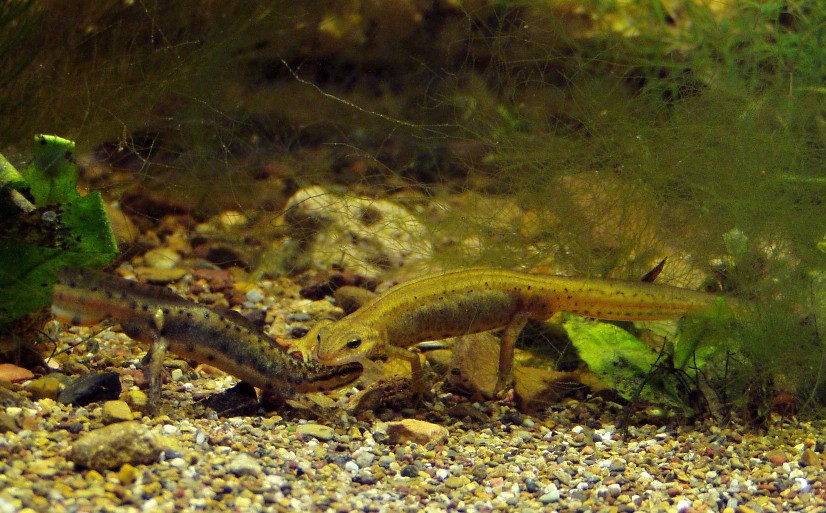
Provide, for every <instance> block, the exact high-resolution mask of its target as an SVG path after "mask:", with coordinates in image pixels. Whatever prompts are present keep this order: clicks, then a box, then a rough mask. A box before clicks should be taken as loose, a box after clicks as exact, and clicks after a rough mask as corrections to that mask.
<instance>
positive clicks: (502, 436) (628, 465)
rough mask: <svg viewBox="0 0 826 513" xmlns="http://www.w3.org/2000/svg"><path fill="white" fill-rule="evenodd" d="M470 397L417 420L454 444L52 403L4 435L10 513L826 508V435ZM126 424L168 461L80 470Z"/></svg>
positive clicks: (349, 420) (806, 428)
mask: <svg viewBox="0 0 826 513" xmlns="http://www.w3.org/2000/svg"><path fill="white" fill-rule="evenodd" d="M461 400H462V399H460V398H457V397H455V396H453V395H450V394H443V395H440V396H438V397H436V398H434V399H433V401H432V402H429V403H426V404H424V405H423V406H422V407H420V408H417V409H416V410H411V411H407V412H406V413H407V414H409V415H407V416H409V417H418V418H420V419H423V420H425V421H428V422H432V423H434V424H437V425H440V426H443V427H446V428H447V430H448V436H447V439H446V440H445V441H443V442H441V441H438V440H437V441H432V442H428V443H409V442H408V443H399V444H392V443H390V442H391V441H390V440H389V439H388V437H387V435H386V433H385V431H384V429H383V427H384V426H385V423H384V422H383V420H380V419H379V418H378V417H376V416H373V415H372V414H367V415H364V416H362V417H359V418H356V417H353V416H350V415H348V414H346V413H343V412H342V411H336V410H330V411H326V412H324V414H323V415H322V416H321V417H320V418H316V419H313V420H311V421H308V420H304V419H301V418H298V417H299V413H301V411H294V410H290V411H288V412H285V415H284V416H281V415H279V414H271V415H270V416H267V417H236V418H214V415H212V416H211V415H207V416H206V417H205V418H184V416H183V415H181V414H180V413H173V417H169V416H161V417H158V418H155V419H152V418H149V417H146V416H143V417H140V416H139V415H138V416H137V417H139V419H138V420H137V421H131V422H128V423H125V424H111V425H109V426H108V427H106V428H104V427H103V424H102V415H103V411H102V410H103V408H101V407H98V406H94V405H90V406H89V407H88V408H71V407H69V406H65V405H60V404H58V403H56V402H54V401H52V400H49V399H43V400H40V401H37V402H34V403H30V404H29V405H28V406H25V407H8V408H6V411H5V413H4V415H5V416H6V419H5V421H6V422H7V423H8V421H10V420H11V421H13V422H12V425H14V424H16V425H18V426H20V429H19V430H17V431H16V432H14V431H13V430H9V431H6V432H5V433H3V434H0V456H2V461H1V462H0V512H2V513H6V512H17V511H20V512H33V511H48V512H50V513H63V512H79V511H123V512H133V511H135V512H137V511H289V510H304V511H334V512H346V511H411V512H412V511H445V510H451V511H485V512H487V511H525V512H527V511H538V510H545V511H606V512H608V511H612V512H613V511H637V510H644V511H663V512H666V511H668V512H671V511H680V512H690V511H732V512H742V513H747V512H752V511H754V512H761V511H762V512H774V511H778V512H779V511H812V512H814V511H823V508H824V506H825V505H826V490H824V471H823V469H822V462H823V455H822V450H823V440H822V438H821V437H822V432H823V426H822V425H813V424H806V423H794V422H790V423H787V424H785V425H783V426H779V425H778V426H776V427H774V428H771V429H769V430H768V432H765V433H756V432H749V431H746V430H744V429H743V428H741V427H739V426H737V425H734V424H732V425H729V426H725V427H720V426H717V425H714V424H705V425H695V426H681V427H673V426H672V427H656V426H653V425H640V426H633V427H631V428H630V430H629V437H628V440H627V441H626V442H623V441H622V440H621V433H620V432H619V431H618V430H617V428H616V427H615V424H613V423H612V422H611V421H610V419H611V418H612V417H614V418H620V417H621V410H619V409H618V408H617V407H616V406H615V405H614V406H612V405H610V404H598V403H580V402H570V403H567V404H566V405H564V406H563V407H559V408H555V409H554V410H553V411H549V412H545V413H544V414H541V415H539V416H537V417H532V416H525V415H522V414H520V413H518V412H516V411H515V410H514V409H513V408H512V406H510V405H508V404H506V403H505V402H490V403H483V404H473V405H472V407H473V408H476V409H477V410H479V411H480V412H481V413H482V415H479V416H474V417H473V418H472V420H471V418H464V419H461V418H453V417H451V416H450V415H449V413H448V412H449V411H450V409H449V408H448V407H447V405H448V404H451V403H455V402H457V401H461ZM189 410H190V409H189V408H188V407H184V408H183V410H182V411H189ZM305 413H306V412H305ZM380 416H381V417H382V419H384V420H399V419H401V418H402V417H403V416H405V415H404V414H402V413H398V412H395V413H394V412H384V413H383V414H381V415H380ZM210 417H213V418H210ZM485 419H487V420H485ZM119 425H124V426H129V429H127V430H125V431H124V430H123V429H118V430H117V432H116V433H121V434H120V435H118V434H115V435H114V436H123V435H122V433H124V432H127V433H131V435H130V436H140V437H141V440H150V441H149V442H146V444H145V445H147V446H150V445H151V446H157V447H159V448H160V449H161V451H160V454H159V455H157V457H156V458H155V460H154V461H152V462H151V463H141V462H134V464H133V463H130V462H128V461H127V462H124V461H123V460H118V462H117V465H116V466H115V467H113V468H110V469H105V468H100V469H97V470H96V469H88V468H79V466H78V465H77V464H75V463H73V461H72V458H74V457H75V456H74V454H75V453H74V451H75V450H76V449H75V447H76V446H77V445H78V444H79V440H81V439H82V438H83V437H86V436H89V433H90V432H92V433H95V432H99V431H101V430H103V431H105V430H108V429H111V428H112V427H114V426H119ZM101 443H104V444H105V443H106V442H105V439H104V441H103V442H101ZM124 452H128V450H125V451H122V452H121V454H120V456H121V457H124V458H126V459H127V460H128V457H129V455H128V454H123V453H124ZM145 452H146V451H142V452H140V454H138V456H141V457H143V455H144V453H145ZM102 465H105V463H104V464H102Z"/></svg>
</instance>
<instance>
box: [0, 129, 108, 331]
mask: <svg viewBox="0 0 826 513" xmlns="http://www.w3.org/2000/svg"><path fill="white" fill-rule="evenodd" d="M73 150H74V143H73V142H71V141H68V140H66V139H61V138H59V137H54V136H38V137H37V138H36V139H35V149H34V156H35V158H34V162H33V164H32V165H31V166H29V167H28V168H27V169H26V171H25V172H24V173H23V177H24V178H25V179H26V180H27V184H26V185H27V186H28V188H29V191H30V192H31V194H32V196H33V198H34V201H35V203H34V205H35V206H36V207H37V210H35V211H33V212H35V213H37V214H39V215H38V216H35V217H32V216H33V214H31V213H28V214H26V213H22V214H18V216H22V215H26V220H27V221H28V222H27V223H23V222H20V221H22V220H21V219H18V218H17V217H14V218H12V219H11V220H10V221H9V222H8V223H5V222H4V223H0V224H2V225H4V226H6V225H9V226H11V225H15V226H16V229H14V230H11V229H9V230H6V231H5V232H4V233H5V234H6V236H4V237H2V238H0V326H2V325H5V324H7V323H9V322H11V321H14V320H16V319H19V318H21V317H22V316H24V315H26V314H28V313H31V312H34V311H36V310H37V309H39V308H42V307H44V306H47V305H48V304H49V303H50V302H51V291H52V286H53V285H54V281H55V276H56V274H57V271H58V270H59V269H60V268H62V267H65V266H77V267H90V266H98V267H101V266H104V265H106V264H107V263H109V262H111V261H112V259H114V257H115V256H116V255H117V244H116V242H115V239H114V236H113V234H112V230H111V228H110V226H109V221H108V218H107V217H106V211H105V210H104V205H103V200H102V198H101V196H100V194H99V193H91V194H88V195H86V196H81V195H80V194H79V193H78V192H77V190H76V187H77V177H78V169H77V165H76V164H75V162H74V157H73V156H72V152H73ZM9 176H12V175H11V174H9ZM18 185H19V184H18Z"/></svg>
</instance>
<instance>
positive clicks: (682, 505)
mask: <svg viewBox="0 0 826 513" xmlns="http://www.w3.org/2000/svg"><path fill="white" fill-rule="evenodd" d="M690 507H691V501H690V500H688V499H680V502H678V503H677V511H678V512H681V511H685V510H687V509H689V508H690Z"/></svg>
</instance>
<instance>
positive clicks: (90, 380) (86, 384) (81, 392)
mask: <svg viewBox="0 0 826 513" xmlns="http://www.w3.org/2000/svg"><path fill="white" fill-rule="evenodd" d="M120 392H121V386H120V375H118V373H117V372H101V373H97V374H87V375H85V376H81V377H79V378H77V379H76V380H74V381H72V382H71V383H70V384H69V386H67V387H66V388H64V389H63V390H61V391H60V393H59V394H58V395H57V402H59V403H62V404H71V405H72V406H86V405H87V404H91V403H97V402H103V401H114V400H115V399H117V398H118V397H120Z"/></svg>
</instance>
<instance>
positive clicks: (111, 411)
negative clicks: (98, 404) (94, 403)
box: [101, 400, 132, 424]
mask: <svg viewBox="0 0 826 513" xmlns="http://www.w3.org/2000/svg"><path fill="white" fill-rule="evenodd" d="M101 420H102V421H103V423H104V424H113V423H115V422H126V421H129V420H132V410H131V409H130V408H129V405H128V404H126V401H120V400H118V401H106V402H105V403H103V417H102V419H101Z"/></svg>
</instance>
